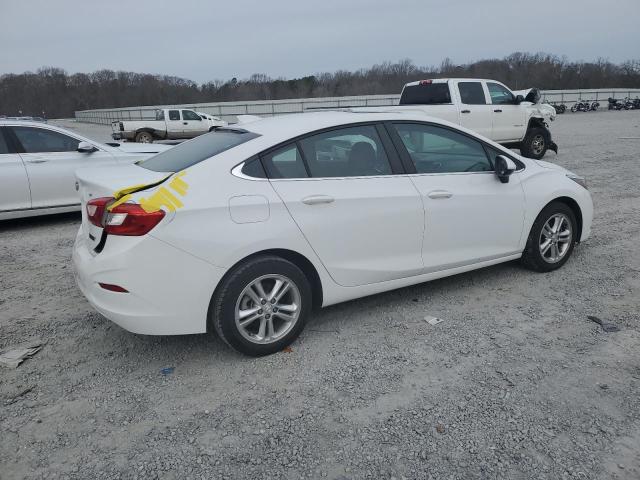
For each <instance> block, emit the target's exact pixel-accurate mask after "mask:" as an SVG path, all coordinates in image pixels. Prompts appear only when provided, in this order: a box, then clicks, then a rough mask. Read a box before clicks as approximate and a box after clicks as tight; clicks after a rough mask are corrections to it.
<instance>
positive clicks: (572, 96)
mask: <svg viewBox="0 0 640 480" xmlns="http://www.w3.org/2000/svg"><path fill="white" fill-rule="evenodd" d="M541 93H542V98H543V100H544V101H548V102H561V103H565V104H567V105H568V106H571V105H572V104H573V103H575V102H576V101H577V100H578V99H584V100H598V101H600V103H601V107H605V108H606V103H607V98H608V97H614V98H625V97H636V96H639V95H640V89H626V88H606V89H589V90H542V92H541ZM399 98H400V95H399V94H397V95H360V96H351V97H324V98H296V99H290V100H255V101H247V102H219V103H191V104H182V105H150V106H142V107H127V108H106V109H99V110H82V111H78V112H75V116H76V119H77V120H79V121H82V122H89V123H104V124H109V123H111V122H112V121H115V120H140V119H153V118H155V110H156V109H158V108H189V109H192V110H196V111H199V112H204V113H209V114H211V115H216V116H218V117H222V118H223V119H224V120H227V121H230V122H235V121H236V116H237V115H247V114H248V115H260V116H271V115H282V114H285V113H300V112H305V111H309V110H313V109H318V108H345V107H380V106H388V105H396V104H397V103H398V100H399Z"/></svg>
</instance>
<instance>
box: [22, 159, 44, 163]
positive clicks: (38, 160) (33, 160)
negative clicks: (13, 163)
mask: <svg viewBox="0 0 640 480" xmlns="http://www.w3.org/2000/svg"><path fill="white" fill-rule="evenodd" d="M25 161H26V162H27V163H45V162H48V160H45V159H44V158H33V159H31V160H25Z"/></svg>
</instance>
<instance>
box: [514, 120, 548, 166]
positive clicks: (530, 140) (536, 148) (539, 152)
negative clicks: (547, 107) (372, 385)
mask: <svg viewBox="0 0 640 480" xmlns="http://www.w3.org/2000/svg"><path fill="white" fill-rule="evenodd" d="M549 140H550V139H549V132H548V131H547V129H546V128H542V127H532V128H530V129H529V131H528V132H527V135H526V136H525V137H524V140H523V141H522V144H521V145H520V153H522V155H523V156H525V157H527V158H533V159H535V160H540V159H541V158H542V157H544V154H545V153H547V148H549Z"/></svg>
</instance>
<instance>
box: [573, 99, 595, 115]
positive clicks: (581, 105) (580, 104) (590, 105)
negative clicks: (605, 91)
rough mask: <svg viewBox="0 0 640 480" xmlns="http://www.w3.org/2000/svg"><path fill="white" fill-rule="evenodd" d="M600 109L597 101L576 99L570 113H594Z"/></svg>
mask: <svg viewBox="0 0 640 480" xmlns="http://www.w3.org/2000/svg"><path fill="white" fill-rule="evenodd" d="M599 107H600V102H598V101H597V100H582V99H578V101H577V102H576V103H574V104H573V105H572V106H571V111H572V112H574V113H575V112H595V111H596V110H598V108H599Z"/></svg>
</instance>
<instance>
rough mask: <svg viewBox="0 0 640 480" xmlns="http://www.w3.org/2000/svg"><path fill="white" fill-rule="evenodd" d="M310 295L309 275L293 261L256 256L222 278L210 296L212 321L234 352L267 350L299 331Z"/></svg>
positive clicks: (258, 353) (285, 342)
mask: <svg viewBox="0 0 640 480" xmlns="http://www.w3.org/2000/svg"><path fill="white" fill-rule="evenodd" d="M311 295H312V294H311V286H310V284H309V280H308V279H307V277H306V276H305V274H304V273H303V272H302V271H301V270H300V269H299V268H298V267H297V266H296V265H294V264H293V263H291V262H289V261H288V260H285V259H283V258H280V257H275V256H261V257H256V258H253V259H250V260H248V261H247V262H245V263H243V264H241V265H239V266H237V267H236V268H234V269H233V270H232V271H231V272H230V273H229V274H227V275H226V276H225V278H224V279H223V280H222V282H221V284H220V286H219V287H218V289H217V291H216V293H215V294H214V296H213V298H212V300H211V307H210V308H209V315H210V321H211V322H212V323H213V326H214V327H215V330H216V332H217V333H218V335H219V336H220V338H222V340H224V341H225V342H226V343H227V344H228V345H229V346H230V347H232V348H233V349H235V350H237V351H238V352H240V353H244V354H245V355H250V356H254V357H257V356H262V355H269V354H272V353H276V352H279V351H281V350H282V349H283V348H284V347H286V346H288V345H289V344H291V343H292V342H293V341H294V340H295V339H296V338H297V337H298V335H300V332H302V330H303V328H304V325H305V323H306V320H307V317H308V316H309V312H310V311H311V303H312V299H311Z"/></svg>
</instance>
